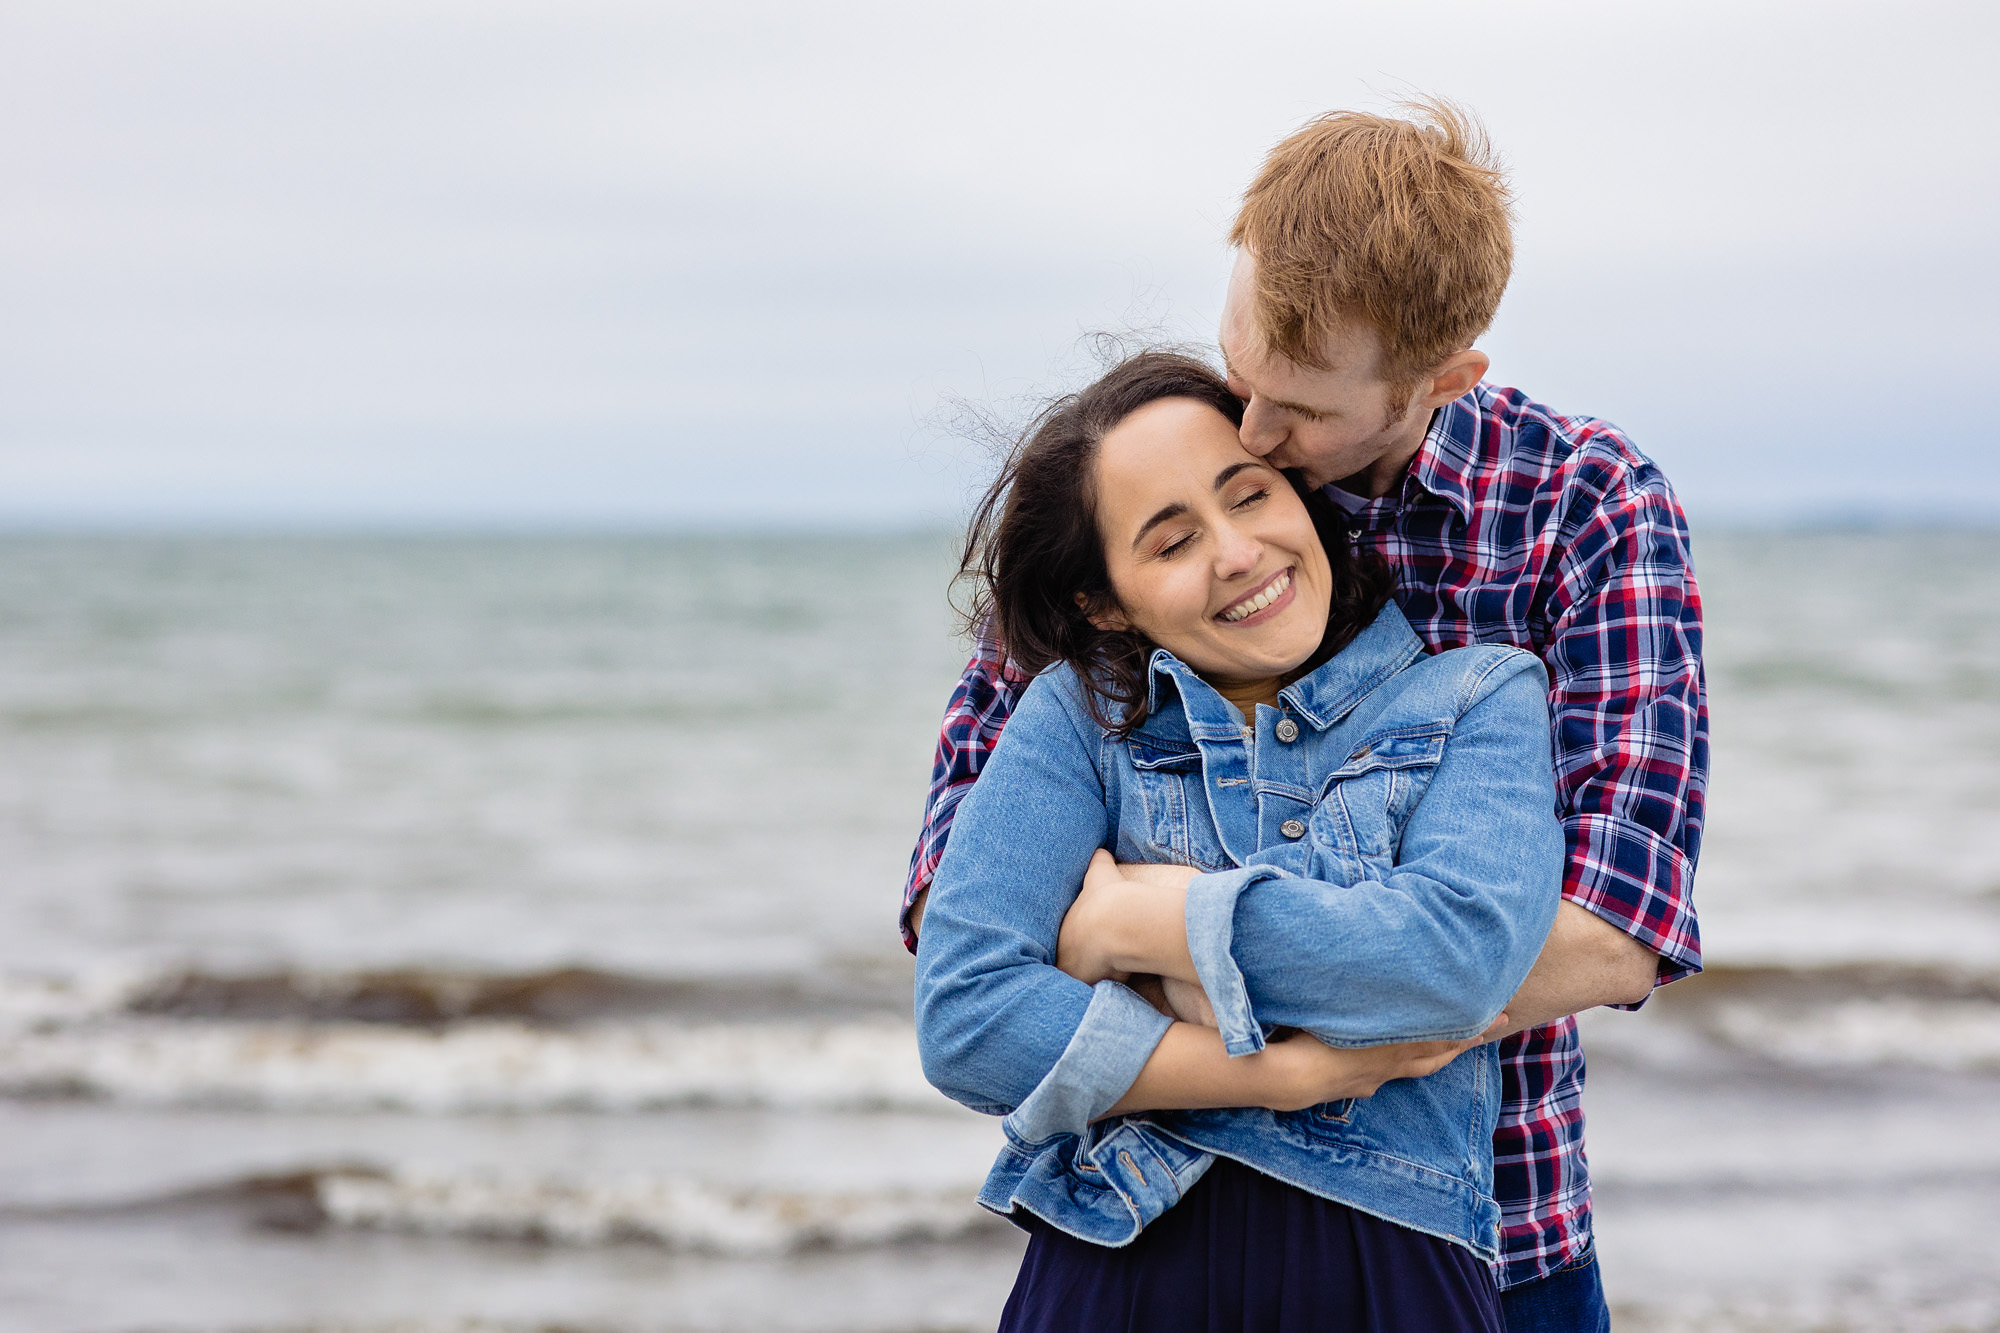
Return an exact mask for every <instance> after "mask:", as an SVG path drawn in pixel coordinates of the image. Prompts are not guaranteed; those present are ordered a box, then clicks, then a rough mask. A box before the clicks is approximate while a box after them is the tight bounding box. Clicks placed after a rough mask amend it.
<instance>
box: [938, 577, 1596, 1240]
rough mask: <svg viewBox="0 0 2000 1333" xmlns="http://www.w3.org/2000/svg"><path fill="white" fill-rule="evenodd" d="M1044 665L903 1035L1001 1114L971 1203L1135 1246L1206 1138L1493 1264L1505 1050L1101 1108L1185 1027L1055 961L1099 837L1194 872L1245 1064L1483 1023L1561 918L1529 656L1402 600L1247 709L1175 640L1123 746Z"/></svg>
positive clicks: (966, 837)
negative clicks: (1245, 1102)
mask: <svg viewBox="0 0 2000 1333" xmlns="http://www.w3.org/2000/svg"><path fill="white" fill-rule="evenodd" d="M1081 690H1082V685H1081V683H1080V681H1079V679H1078V678H1077V676H1076V675H1075V673H1074V672H1073V671H1071V670H1070V669H1068V668H1066V667H1058V668H1055V669H1052V670H1050V671H1048V672H1045V673H1044V674H1043V675H1041V676H1040V677H1038V678H1037V679H1036V680H1035V681H1034V682H1033V683H1032V684H1031V685H1030V686H1029V687H1028V689H1027V690H1026V692H1025V693H1024V694H1023V695H1022V697H1021V701H1020V704H1019V706H1018V707H1017V709H1016V710H1015V712H1014V714H1013V716H1012V718H1011V719H1010V720H1009V721H1008V724H1007V729H1006V732H1005V733H1004V735H1003V736H1002V737H1001V739H1000V743H999V746H998V747H997V748H996V749H995V751H994V753H993V756H992V758H991V760H990V761H989V762H988V765H987V767H986V769H985V771H984V772H983V773H981V775H980V778H979V782H978V784H977V785H976V786H974V788H973V789H972V791H971V792H969V793H968V794H967V795H966V797H965V800H964V802H963V804H962V806H961V807H960V809H959V812H958V816H957V820H956V822H955V824H954V826H953V829H952V837H951V843H950V845H949V847H948V849H947V851H946V853H945V858H944V861H943V864H942V865H941V866H940V867H939V869H938V874H937V879H936V881H935V883H934V885H933V886H932V889H931V893H930V898H929V901H928V903H927V905H926V910H925V913H924V922H923V932H922V937H921V941H920V943H919V946H918V950H917V981H916V1017H917V1039H918V1044H919V1047H920V1050H921V1054H922V1056H923V1062H924V1071H925V1074H926V1075H927V1076H928V1077H929V1079H930V1081H931V1082H932V1083H933V1084H934V1085H936V1086H937V1087H938V1088H939V1089H940V1090H941V1091H943V1092H944V1093H946V1094H947V1095H948V1096H950V1097H952V1098H954V1099H956V1100H958V1101H960V1102H962V1103H964V1104H965V1105H967V1106H970V1107H972V1108H974V1109H975V1110H979V1111H984V1112H987V1113H990V1114H996V1115H1001V1116H1004V1117H1005V1118H1004V1119H1003V1120H1002V1122H1001V1124H1002V1128H1003V1129H1004V1131H1005V1135H1006V1146H1005V1147H1004V1148H1003V1149H1002V1150H1001V1152H1000V1155H999V1158H998V1160H997V1161H996V1162H995V1163H994V1166H993V1169H992V1172H991V1174H990V1175H989V1176H988V1178H987V1181H986V1185H985V1187H984V1188H983V1189H982V1190H981V1192H980V1198H979V1201H980V1203H981V1204H983V1205H984V1206H986V1207H988V1208H990V1209H992V1210H993V1211H995V1212H998V1213H1002V1214H1013V1213H1014V1212H1015V1210H1017V1209H1021V1210H1026V1211H1027V1212H1030V1213H1033V1214H1035V1215H1036V1216H1038V1217H1041V1218H1042V1219H1044V1220H1045V1221H1047V1222H1049V1223H1050V1224H1051V1225H1053V1226H1055V1227H1058V1228H1059V1229H1061V1230H1063V1231H1066V1232H1068V1233H1070V1234H1071V1235H1075V1236H1078V1237H1081V1238H1083V1239H1085V1240H1089V1241H1094V1242H1097V1243H1099V1244H1103V1245H1113V1246H1116V1245H1123V1244H1126V1243H1129V1242H1130V1241H1131V1240H1132V1239H1133V1238H1134V1237H1135V1236H1137V1235H1138V1234H1139V1232H1140V1230H1141V1229H1142V1228H1143V1227H1145V1226H1146V1224H1147V1223H1149V1222H1151V1221H1152V1220H1153V1219H1154V1218H1156V1217H1158V1216H1159V1215H1160V1214H1161V1213H1163V1212H1165V1211H1166V1210H1167V1209H1168V1208H1170V1207H1172V1206H1173V1205H1174V1203H1176V1202H1177V1201H1178V1200H1179V1199H1180V1197H1181V1195H1182V1194H1183V1193H1184V1192H1185V1191H1186V1190H1187V1189H1188V1188H1189V1187H1190V1186H1192V1185H1193V1184H1194V1182H1195V1181H1196V1180H1198V1179H1200V1177H1201V1175H1202V1173H1203V1172H1204V1171H1206V1170H1207V1168H1208V1165H1209V1163H1210V1162H1211V1161H1212V1160H1213V1157H1214V1156H1215V1155H1221V1156H1224V1157H1229V1158H1233V1159H1236V1160H1238V1161H1241V1162H1243V1163H1245V1164H1247V1165H1249V1166H1251V1167H1253V1168H1255V1169H1256V1170H1258V1171H1261V1172H1263V1173H1265V1174H1266V1175H1269V1176H1273V1177H1275V1178H1277V1179H1279V1180H1283V1181H1287V1182H1289V1183H1291V1184H1293V1185H1296V1186H1298V1187H1299V1188H1301V1189H1304V1190H1306V1191H1308V1192H1310V1193H1313V1194H1316V1195H1319V1196H1321V1197H1324V1198H1328V1199H1333V1200H1337V1201H1339V1202H1342V1203H1346V1204H1349V1205H1351V1206H1353V1207H1355V1208H1358V1209H1360V1210H1362V1211H1364V1212H1368V1213H1371V1214H1374V1215H1376V1216H1379V1217H1383V1218H1386V1219H1388V1220H1390V1221H1392V1222H1397V1223H1400V1224H1402V1225H1404V1226H1408V1227H1412V1228H1414V1229H1416V1230H1419V1231H1423V1232H1426V1233H1429V1234H1431V1235H1436V1236H1441V1237H1443V1238H1445V1239H1447V1240H1451V1241H1455V1242H1457V1243H1459V1244H1462V1245H1465V1246H1468V1247H1469V1248H1471V1249H1472V1250H1473V1251H1474V1252H1475V1253H1476V1254H1478V1255H1480V1256H1481V1257H1482V1258H1485V1259H1487V1260H1493V1259H1495V1258H1496V1257H1497V1255H1498V1227H1499V1216H1500V1214H1499V1208H1498V1206H1497V1205H1496V1204H1495V1203H1494V1201H1493V1197H1492V1178H1493V1162H1492V1136H1493V1126H1494V1121H1495V1117H1496V1115H1497V1112H1498V1095H1499V1070H1498V1065H1497V1061H1496V1057H1495V1053H1494V1047H1493V1046H1492V1045H1490V1044H1489V1045H1486V1046H1481V1047H1476V1048H1474V1049H1473V1050H1470V1051H1468V1052H1466V1053H1465V1054H1463V1055H1461V1056H1460V1057H1459V1058H1458V1059H1457V1060H1455V1061H1453V1062H1452V1063H1451V1064H1449V1065H1447V1066H1445V1067H1444V1068H1443V1069H1441V1070H1439V1071H1438V1072H1437V1073H1435V1074H1432V1075H1430V1076H1429V1077H1427V1078H1421V1079H1403V1080H1398V1081H1396V1082H1392V1083H1388V1084H1385V1085H1383V1087H1382V1088H1381V1089H1380V1090H1379V1091H1378V1092H1377V1093H1376V1094H1375V1096H1373V1097H1372V1098H1368V1099H1365V1100H1354V1099H1349V1100H1345V1101H1339V1102H1332V1103H1328V1104H1326V1105H1322V1106H1316V1107H1311V1108H1308V1109H1306V1110H1303V1111H1292V1112H1282V1113H1281V1112H1273V1111H1268V1110H1264V1109H1261V1108H1256V1107H1238V1108H1231V1109H1223V1110H1208V1111H1151V1112H1145V1113H1142V1114H1135V1115H1127V1116H1117V1117H1110V1118H1101V1117H1104V1115H1105V1112H1106V1111H1108V1110H1109V1109H1110V1108H1111V1107H1112V1106H1113V1105H1114V1104H1115V1103H1116V1102H1117V1101H1118V1099H1119V1098H1120V1097H1122V1096H1123V1095H1124V1094H1125V1092H1126V1090H1127V1089H1128V1088H1130V1087H1131V1085H1132V1082H1133V1080H1134V1079H1135V1078H1137V1077H1138V1074H1139V1071H1140V1069H1141V1068H1142V1067H1143V1066H1144V1065H1145V1063H1146V1061H1147V1059H1148V1058H1149V1057H1150V1056H1151V1054H1152V1052H1153V1048H1154V1047H1155V1046H1156V1045H1157V1044H1158V1043H1159V1040H1160V1038H1161V1036H1162V1035H1163V1034H1164V1033H1165V1032H1166V1029H1167V1027H1168V1026H1169V1023H1170V1020H1169V1019H1168V1018H1166V1017H1165V1016H1164V1015H1162V1014H1160V1013H1159V1012H1157V1011H1156V1010H1154V1009H1153V1008H1152V1006H1150V1005H1149V1004H1147V1003H1146V1001H1144V1000H1143V999H1141V998H1140V997H1139V996H1138V995H1137V994H1135V993H1134V992H1133V991H1131V990H1130V989H1128V988H1126V987H1125V986H1122V985H1120V984H1118V983H1117V982H1113V981H1104V982H1099V983H1098V984H1097V985H1096V986H1094V987H1093V986H1086V985H1085V984H1083V983H1082V982H1080V981H1077V980H1076V979H1074V978H1072V977H1070V976H1068V975H1066V974H1064V973H1063V972H1061V971H1059V970H1057V968H1056V966H1055V955H1056V940H1057V935H1058V933H1059V932H1060V930H1061V926H1062V920H1063V915H1064V913H1066V912H1067V911H1068V909H1069V906H1070V904H1071V902H1072V901H1074V899H1075V897H1076V894H1077V891H1078V889H1079V887H1080V886H1081V884H1082V880H1083V873H1084V869H1085V867H1086V866H1087V865H1088V863H1089V861H1090V857H1091V854H1092V853H1093V852H1095V851H1096V850H1097V849H1098V848H1100V847H1106V848H1110V849H1111V850H1112V851H1113V852H1114V853H1115V854H1116V856H1117V857H1118V859H1119V860H1121V861H1127V862H1171V863H1174V864H1180V865H1190V866H1194V867H1196V868H1197V869H1198V870H1199V871H1200V872H1201V873H1199V874H1197V875H1196V876H1195V877H1194V878H1193V879H1192V880H1191V881H1190V883H1189V885H1188V893H1187V936H1188V946H1189V949H1190V951H1191V953H1192V954H1193V957H1194V962H1195V967H1196V970H1197V972H1198V973H1199V975H1200V977H1201V981H1202V984H1203V986H1204V988H1205V989H1206V990H1207V992H1208V996H1209V1000H1210V1003H1211V1004H1212V1006H1213V1007H1214V1010H1215V1016H1216V1021H1217V1024H1218V1025H1219V1027H1220V1028H1221V1032H1222V1037H1223V1041H1224V1044H1225V1046H1226V1048H1227V1049H1228V1051H1229V1052H1230V1053H1231V1054H1232V1055H1244V1054H1248V1053H1250V1052H1253V1051H1257V1050H1259V1049H1261V1048H1262V1047H1263V1045H1264V1041H1265V1039H1266V1037H1267V1036H1269V1034H1270V1032H1271V1031H1272V1029H1273V1028H1276V1027H1280V1026H1282V1027H1290V1028H1298V1029H1302V1030H1304V1031H1306V1032H1308V1033H1310V1034H1312V1035H1313V1036H1315V1037H1317V1038H1319V1039H1320V1040H1321V1041H1324V1042H1327V1043H1328V1044H1330V1045H1334V1046H1370V1045H1377V1044H1382V1043H1386V1042H1396V1041H1411V1040H1429V1039H1454V1038H1465V1037H1471V1036H1475V1035H1477V1034H1478V1033H1479V1032H1481V1031H1483V1030H1484V1028H1485V1027H1486V1025H1487V1024H1488V1023H1490V1022H1491V1021H1492V1019H1493V1017H1494V1016H1495V1015H1496V1014H1497V1013H1499V1011H1500V1009H1501V1008H1502V1007H1503V1005H1504V1004H1505V1002H1506V1001H1507V999H1508V998H1509V997H1510V996H1511V995H1512V994H1513V993H1514V991H1515V990H1516V989H1517V988H1518V987H1519V986H1520V984H1521V981H1522V980H1523V978H1525V977H1526V976H1527V973H1528V969H1529V967H1530V966H1532V964H1533V963H1534V961H1535V958H1536V956H1537V954H1538V953H1539V952H1540V950H1541V947H1542V943H1543V940H1544V939H1545V937H1546V936H1547V934H1548V931H1549V927H1550V925H1551V924H1552V923H1553V921H1554V919H1555V912H1556V904H1557V902H1558V899H1559V896H1560V884H1561V876H1562V863H1563V840H1562V834H1561V831H1560V829H1559V828H1558V826H1557V823H1556V818H1555V787H1554V781H1553V776H1552V770H1551V760H1550V737H1549V722H1548V710H1547V703H1546V691H1547V684H1546V677H1545V675H1544V672H1543V669H1542V665H1541V663H1540V662H1539V661H1538V660H1537V659H1536V658H1535V657H1533V656H1532V655H1531V654H1528V653H1525V652H1521V651H1520V650H1518V649H1513V648H1505V647H1496V646H1476V647H1471V648H1462V649H1457V650H1454V651H1451V652H1446V653H1441V654H1438V655H1436V656H1427V655H1426V654H1425V652H1424V649H1423V646H1422V644H1421V643H1420V642H1419V641H1418V639H1417V637H1416V635H1415V634H1414V633H1413V632H1412V631H1411V629H1410V626H1409V623H1408V622H1407V621H1406V620H1405V619H1404V618H1403V614H1402V612H1401V611H1400V610H1398V609H1397V607H1396V605H1395V604H1394V603H1393V602H1392V603H1390V604H1389V605H1388V606H1386V607H1384V608H1383V610H1382V612H1381V614H1380V615H1379V616H1378V617H1377V618H1376V620H1375V621H1374V623H1373V624H1372V625H1370V626H1369V627H1368V628H1367V629H1365V630H1364V631H1362V633H1361V634H1360V635H1359V636H1357V637H1356V639H1355V640H1354V641H1353V642H1352V643H1351V644H1349V645H1348V647H1346V648H1345V649H1343V650H1342V651H1341V652H1340V653H1338V654H1336V655H1335V656H1334V657H1333V658H1332V659H1331V660H1330V661H1328V662H1327V663H1326V664H1325V665H1323V666H1321V667H1320V668H1318V669H1317V670H1315V671H1313V672H1312V673H1310V674H1309V675H1307V676H1304V677H1302V678H1301V679H1299V680H1297V681H1295V682H1293V683H1292V684H1291V685H1289V686H1287V687H1286V688H1285V689H1284V690H1282V691H1281V692H1280V695H1279V703H1280V706H1279V707H1277V708H1271V707H1268V706H1263V705H1260V706H1258V708H1257V721H1256V725H1255V727H1254V728H1253V727H1246V726H1245V725H1244V719H1243V715H1242V714H1241V713H1240V712H1238V711H1237V710H1236V708H1235V706H1234V705H1232V704H1230V703H1229V702H1228V701H1227V700H1226V699H1224V698H1223V697H1222V696H1221V695H1219V694H1217V693H1216V692H1215V690H1213V689H1212V688H1210V687H1209V686H1208V685H1207V684H1206V683H1205V682H1203V681H1202V680H1201V679H1200V678H1199V677H1197V676H1196V675H1195V674H1194V673H1193V672H1192V671H1191V670H1189V669H1188V667H1187V666H1186V665H1184V664H1183V663H1181V662H1180V661H1178V660H1177V659H1175V658H1174V657H1173V656H1172V655H1171V654H1169V653H1166V652H1164V651H1160V652H1156V653H1154V655H1153V657H1152V660H1151V662H1150V667H1149V697H1148V715H1147V718H1146V720H1145V721H1144V722H1142V723H1141V724H1140V725H1139V726H1138V727H1137V728H1136V729H1134V730H1133V731H1132V732H1131V734H1130V735H1129V736H1126V737H1124V738H1122V739H1121V738H1118V737H1115V736H1112V735H1110V734H1109V733H1107V732H1106V731H1105V730H1104V729H1103V728H1101V727H1099V726H1097V725H1096V724H1095V723H1093V722H1092V721H1091V720H1090V716H1089V714H1088V712H1086V711H1085V708H1084V705H1083V702H1082V695H1081Z"/></svg>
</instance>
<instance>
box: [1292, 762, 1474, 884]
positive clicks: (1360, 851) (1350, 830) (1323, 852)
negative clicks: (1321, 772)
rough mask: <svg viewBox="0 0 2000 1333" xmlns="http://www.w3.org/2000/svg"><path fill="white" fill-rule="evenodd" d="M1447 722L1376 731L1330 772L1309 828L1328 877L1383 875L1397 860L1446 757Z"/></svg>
mask: <svg viewBox="0 0 2000 1333" xmlns="http://www.w3.org/2000/svg"><path fill="white" fill-rule="evenodd" d="M1449 734H1450V728H1449V727H1448V726H1446V725H1445V724H1443V723H1432V724H1428V725H1426V726H1422V727H1408V728H1403V729H1401V730H1397V731H1391V732H1385V733H1383V734H1382V735H1379V736H1371V737H1369V738H1368V740H1367V741H1365V742H1364V743H1363V744H1362V745H1360V746H1359V747H1358V748H1356V749H1355V751H1354V752H1353V753H1352V754H1350V755H1349V756H1348V758H1347V762H1346V763H1344V764H1342V765H1341V766H1340V767H1339V768H1337V769H1335V770H1334V771H1333V772H1332V773H1330V774H1329V775H1328V776H1327V779H1326V784H1325V786H1324V787H1323V788H1322V789H1321V793H1320V799H1319V801H1318V803H1317V804H1315V805H1314V807H1313V814H1312V820H1311V823H1310V824H1309V826H1308V827H1309V828H1310V829H1311V832H1312V841H1313V849H1314V852H1315V854H1316V855H1318V856H1320V857H1322V858H1324V859H1325V860H1326V861H1327V862H1328V863H1329V869H1330V870H1332V871H1333V872H1335V873H1330V874H1328V875H1326V876H1325V878H1328V879H1341V880H1348V881H1352V880H1354V879H1357V878H1365V879H1380V878H1382V877H1383V876H1385V875H1386V874H1388V872H1389V870H1390V869H1391V868H1392V867H1393V866H1394V865H1395V864H1396V854H1397V849H1398V847H1399V846H1400V844H1401V842H1402V837H1403V825H1404V824H1405V823H1407V822H1408V821H1409V818H1410V812H1411V811H1413V810H1415V809H1416V808H1417V805H1418V803H1419V802H1421V801H1422V800H1423V799H1424V793H1425V792H1426V791H1428V790H1429V788H1430V783H1431V777H1432V775H1433V774H1434V773H1436V772H1437V766H1438V761H1439V760H1440V759H1442V758H1443V757H1444V743H1445V738H1446V737H1447V736H1448V735H1449Z"/></svg>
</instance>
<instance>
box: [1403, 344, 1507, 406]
mask: <svg viewBox="0 0 2000 1333" xmlns="http://www.w3.org/2000/svg"><path fill="white" fill-rule="evenodd" d="M1492 364H1493V359H1492V358H1491V357H1489V356H1487V355H1486V353H1484V352H1482V351H1480V350H1479V349H1478V348H1477V347H1468V348H1466V349H1465V350H1464V351H1462V352H1453V353H1452V354H1451V355H1450V356H1448V357H1446V358H1445V359H1444V361H1443V362H1442V363H1441V364H1439V366H1438V368H1437V369H1436V370H1434V371H1432V372H1431V381H1430V387H1429V389H1427V390H1426V391H1425V392H1424V393H1422V394H1421V395H1419V397H1418V400H1417V405H1418V406H1420V407H1422V408H1423V409H1424V410H1425V411H1426V412H1428V411H1430V410H1431V409H1433V408H1438V407H1443V406H1444V405H1445V404H1446V403H1448V402H1450V401H1451V400H1452V399H1454V398H1463V397H1464V396H1465V395H1466V394H1468V393H1471V392H1472V386H1473V385H1475V384H1477V383H1479V381H1480V379H1481V377H1483V376H1484V375H1485V374H1486V368H1487V367H1488V366H1490V365H1492Z"/></svg>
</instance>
